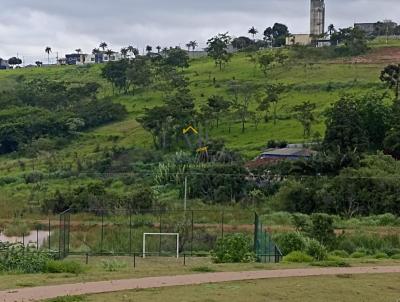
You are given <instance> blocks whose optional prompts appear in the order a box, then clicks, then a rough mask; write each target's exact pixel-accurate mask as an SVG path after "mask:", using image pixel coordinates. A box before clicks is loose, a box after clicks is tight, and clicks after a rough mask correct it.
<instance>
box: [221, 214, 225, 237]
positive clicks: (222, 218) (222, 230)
mask: <svg viewBox="0 0 400 302" xmlns="http://www.w3.org/2000/svg"><path fill="white" fill-rule="evenodd" d="M224 219H225V211H224V210H222V214H221V233H222V238H224Z"/></svg>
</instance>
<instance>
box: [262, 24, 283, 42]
mask: <svg viewBox="0 0 400 302" xmlns="http://www.w3.org/2000/svg"><path fill="white" fill-rule="evenodd" d="M288 36H289V29H288V27H287V26H286V25H284V24H281V23H275V24H274V26H273V27H268V28H267V29H265V31H264V40H265V41H268V42H271V43H272V46H274V47H281V46H284V45H285V44H286V37H288Z"/></svg>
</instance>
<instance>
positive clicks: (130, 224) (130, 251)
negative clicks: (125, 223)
mask: <svg viewBox="0 0 400 302" xmlns="http://www.w3.org/2000/svg"><path fill="white" fill-rule="evenodd" d="M129 255H132V211H131V210H129Z"/></svg>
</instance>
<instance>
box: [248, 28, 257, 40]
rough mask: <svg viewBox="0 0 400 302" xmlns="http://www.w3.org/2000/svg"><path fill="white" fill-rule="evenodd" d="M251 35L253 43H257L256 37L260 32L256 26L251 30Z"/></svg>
mask: <svg viewBox="0 0 400 302" xmlns="http://www.w3.org/2000/svg"><path fill="white" fill-rule="evenodd" d="M249 34H251V35H252V36H253V41H255V37H256V34H258V30H257V29H256V28H255V27H254V26H252V27H251V28H250V29H249Z"/></svg>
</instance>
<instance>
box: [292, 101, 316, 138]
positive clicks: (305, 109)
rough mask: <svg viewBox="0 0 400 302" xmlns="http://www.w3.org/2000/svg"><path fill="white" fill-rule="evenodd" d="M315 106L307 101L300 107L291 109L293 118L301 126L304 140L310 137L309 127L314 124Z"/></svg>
mask: <svg viewBox="0 0 400 302" xmlns="http://www.w3.org/2000/svg"><path fill="white" fill-rule="evenodd" d="M316 108H317V105H316V104H315V103H311V102H309V101H305V102H303V103H302V104H301V105H296V106H294V107H293V114H294V118H295V119H296V120H297V121H299V122H300V124H301V125H302V126H303V129H304V131H303V136H304V138H309V137H310V135H311V126H312V124H313V123H315V122H316V117H315V112H314V111H315V109H316Z"/></svg>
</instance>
